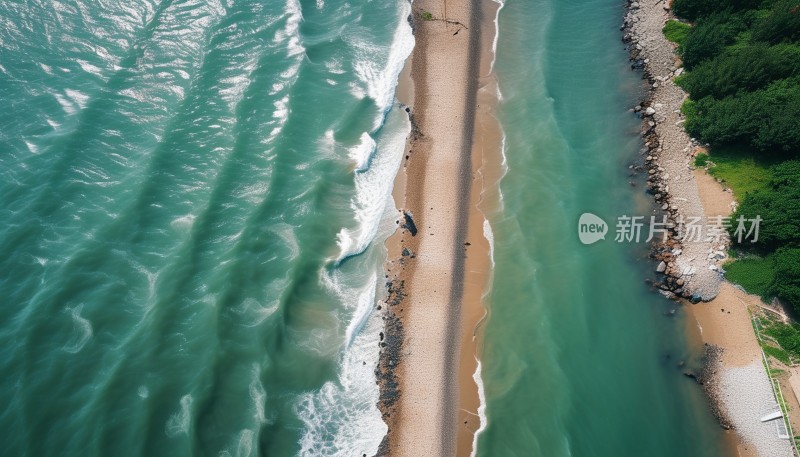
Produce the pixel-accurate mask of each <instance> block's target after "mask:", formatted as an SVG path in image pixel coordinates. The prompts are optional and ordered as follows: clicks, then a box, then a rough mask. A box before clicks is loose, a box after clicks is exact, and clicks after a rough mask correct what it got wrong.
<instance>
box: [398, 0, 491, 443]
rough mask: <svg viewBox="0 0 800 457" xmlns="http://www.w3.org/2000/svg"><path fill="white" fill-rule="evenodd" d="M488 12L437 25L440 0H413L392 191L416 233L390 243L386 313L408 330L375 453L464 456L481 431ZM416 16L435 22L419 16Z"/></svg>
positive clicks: (484, 7)
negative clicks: (478, 374) (401, 157)
mask: <svg viewBox="0 0 800 457" xmlns="http://www.w3.org/2000/svg"><path fill="white" fill-rule="evenodd" d="M494 8H495V6H494V3H492V2H489V1H484V2H475V3H473V2H469V1H466V0H451V1H449V2H448V3H447V16H446V19H447V20H448V21H450V22H445V21H443V20H440V19H444V18H445V13H444V10H443V4H442V3H441V2H435V1H428V0H422V1H415V2H414V19H415V20H414V29H415V31H414V35H415V39H416V46H415V48H414V52H413V54H412V57H411V58H410V59H409V61H408V62H407V64H406V65H407V68H406V70H404V75H405V76H409V75H410V77H411V81H408V80H405V81H403V83H402V87H401V88H400V90H399V92H398V97H399V98H400V100H401V102H404V103H406V104H407V105H409V106H410V108H411V114H412V119H413V122H414V124H415V129H414V131H413V132H412V134H411V137H410V138H409V141H408V144H407V149H406V153H407V159H406V161H405V164H404V168H403V169H402V170H401V172H400V173H399V174H398V177H397V179H396V182H395V190H394V197H395V202H396V204H397V206H398V207H399V208H401V209H402V210H403V211H407V212H409V213H410V214H412V216H413V222H414V225H415V226H416V228H417V230H418V232H417V234H416V236H412V235H411V233H410V232H409V230H407V229H401V230H399V231H398V232H397V233H396V234H395V235H394V236H393V237H392V238H391V239H390V240H389V241H388V243H387V246H388V248H389V259H390V260H389V262H388V263H387V274H388V280H389V281H390V282H392V283H393V284H396V285H398V287H401V288H402V290H403V294H404V297H403V298H402V301H401V302H400V303H399V304H397V305H394V309H393V310H392V312H394V313H395V315H397V316H398V317H399V319H400V321H401V322H402V327H403V335H404V338H403V344H402V348H401V350H400V353H401V354H400V357H399V364H398V365H397V367H396V368H395V374H396V375H397V380H398V382H399V392H400V395H399V398H398V400H397V402H396V403H394V404H393V405H392V407H390V408H383V413H384V417H385V420H386V421H387V424H388V425H389V434H388V441H387V442H386V446H385V448H384V449H383V452H385V453H388V454H389V455H392V456H406V455H408V456H422V455H424V456H436V455H442V456H452V455H459V456H461V455H463V456H468V455H470V452H471V450H472V449H471V448H472V437H473V433H474V432H475V430H477V429H478V427H479V426H480V421H479V418H478V416H477V409H478V391H477V385H476V384H475V382H474V381H473V379H472V375H473V373H474V372H475V368H476V354H477V344H478V342H479V339H478V338H476V325H477V324H478V322H479V321H480V320H481V319H482V317H483V315H484V313H485V310H484V308H483V306H482V295H483V292H484V290H485V288H486V285H487V279H488V275H489V270H490V264H489V246H488V243H487V241H486V239H485V238H484V236H483V223H484V216H483V213H482V212H481V211H480V210H479V204H481V197H482V189H483V187H484V185H492V184H493V182H494V181H496V179H497V178H496V177H495V174H496V173H498V172H496V171H494V170H495V169H499V165H497V166H495V165H493V164H494V163H495V162H496V163H497V164H499V144H500V134H499V132H498V128H497V126H496V123H494V122H493V118H492V116H491V108H492V107H493V105H494V102H495V101H494V100H493V99H492V96H493V94H494V89H493V87H494V85H493V80H492V78H491V77H490V76H488V74H489V64H490V62H491V53H490V51H491V42H492V39H493V38H494V29H493V22H492V20H493V19H494V13H495V11H496V10H495V9H494ZM421 11H428V12H430V13H432V15H433V17H434V18H435V20H428V21H424V20H421V18H420V12H421ZM484 17H485V18H488V19H489V20H482V18H484ZM409 83H410V84H409ZM478 105H482V106H480V107H479V106H478ZM484 165H486V166H484ZM483 204H485V202H484V203H483ZM398 220H399V221H400V223H401V224H402V222H403V218H402V214H399V215H398ZM404 250H405V254H406V255H403V251H404Z"/></svg>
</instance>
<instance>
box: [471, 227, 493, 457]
mask: <svg viewBox="0 0 800 457" xmlns="http://www.w3.org/2000/svg"><path fill="white" fill-rule="evenodd" d="M484 225H485V224H484ZM490 230H491V229H490ZM475 361H476V362H478V366H477V367H475V373H473V374H472V380H473V381H475V384H476V385H477V386H478V419H479V420H480V425H479V426H478V430H475V434H474V435H472V452H471V453H470V457H475V456H477V455H478V438H479V437H480V435H481V433H483V431H484V430H486V391H485V390H484V388H483V378H481V361H480V360H478V358H477V357H476V358H475Z"/></svg>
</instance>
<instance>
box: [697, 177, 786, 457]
mask: <svg viewBox="0 0 800 457" xmlns="http://www.w3.org/2000/svg"><path fill="white" fill-rule="evenodd" d="M695 179H696V182H697V187H698V191H699V196H700V199H701V201H702V204H703V206H704V208H705V211H706V215H726V216H727V215H729V214H730V212H731V209H732V203H733V202H734V200H733V195H732V194H731V193H730V191H729V190H727V189H723V187H722V186H721V185H720V184H719V183H718V182H717V181H716V180H714V178H713V177H711V176H709V175H708V174H707V173H706V172H705V171H702V170H698V171H696V172H695ZM686 306H687V307H688V309H689V313H690V315H691V316H693V317H694V319H695V320H696V323H697V327H698V328H699V330H700V334H701V338H702V340H703V342H704V343H707V344H712V345H715V346H718V347H720V348H722V349H723V352H722V356H721V360H720V362H721V366H720V369H719V371H718V373H716V374H715V375H714V377H715V379H714V380H713V381H712V382H713V383H714V385H715V387H714V389H713V392H712V396H713V397H714V398H713V399H712V401H716V402H717V403H718V405H717V407H719V408H720V409H721V410H722V412H723V414H725V416H726V419H727V421H729V422H730V423H731V424H732V425H733V426H734V428H735V430H736V434H737V436H738V438H739V439H738V440H737V442H736V443H735V447H736V450H737V452H738V455H739V456H740V457H750V456H760V457H777V456H791V455H793V451H792V449H791V446H790V444H789V441H787V440H783V439H780V438H778V435H777V431H776V429H775V424H774V423H773V422H769V423H762V422H761V421H760V420H759V419H760V418H761V416H763V415H765V414H767V413H769V412H772V411H774V410H776V409H777V408H778V404H777V401H776V400H775V396H774V393H773V390H772V386H771V383H770V381H769V378H768V377H767V373H766V370H765V368H764V365H763V363H762V353H761V347H760V345H759V343H758V339H757V338H756V335H755V332H754V330H753V326H752V323H751V313H753V312H755V311H757V310H758V309H759V307H760V306H761V299H760V298H759V297H757V296H754V295H750V294H747V293H746V292H744V291H742V290H740V289H738V288H736V287H734V286H733V285H732V284H730V283H728V282H723V283H722V284H721V286H720V289H719V294H718V295H717V296H716V297H715V298H714V299H713V300H711V301H710V302H708V303H698V304H695V305H692V304H690V303H686ZM793 399H794V396H792V397H790V398H787V400H793Z"/></svg>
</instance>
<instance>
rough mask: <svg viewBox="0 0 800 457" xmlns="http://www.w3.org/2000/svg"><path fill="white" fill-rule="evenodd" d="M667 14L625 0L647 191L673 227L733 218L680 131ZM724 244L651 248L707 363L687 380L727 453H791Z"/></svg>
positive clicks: (750, 299) (730, 203)
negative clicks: (701, 394)
mask: <svg viewBox="0 0 800 457" xmlns="http://www.w3.org/2000/svg"><path fill="white" fill-rule="evenodd" d="M670 18H672V16H671V11H670V5H669V4H668V3H665V2H664V3H662V2H658V3H650V2H648V3H641V2H637V1H632V0H629V1H628V3H627V10H626V14H625V18H624V22H623V26H622V27H621V30H622V31H623V34H624V35H623V41H624V42H625V43H627V44H628V46H629V51H630V59H631V62H632V65H631V68H632V69H637V70H642V73H643V79H645V80H646V82H647V85H648V92H647V96H646V97H645V99H644V100H643V101H642V102H641V103H639V104H638V105H637V106H636V107H635V108H634V111H636V112H637V113H640V115H641V116H642V120H643V124H642V125H643V128H642V138H643V140H644V143H645V149H644V150H643V154H644V155H645V156H646V157H645V158H644V163H645V165H644V167H643V171H645V170H646V171H645V172H646V173H647V174H648V176H649V178H648V189H649V192H650V193H651V194H653V197H654V200H655V202H656V203H657V204H658V205H659V206H660V208H661V211H663V214H665V215H666V216H667V217H668V218H669V220H670V221H672V222H673V223H675V222H676V221H678V220H680V219H686V218H689V217H698V216H699V217H705V218H716V217H719V216H723V217H724V216H729V215H730V214H731V212H732V210H733V207H734V205H735V201H734V198H733V195H732V193H731V192H730V189H724V188H723V186H722V185H721V184H720V183H719V182H717V181H716V180H714V179H713V178H711V177H710V176H708V175H707V174H705V173H704V172H700V171H698V170H695V168H694V167H693V165H692V160H693V157H694V155H695V154H697V153H698V152H701V151H703V150H704V149H703V147H702V145H700V144H698V142H697V141H695V140H694V139H692V138H690V137H689V136H688V135H687V134H686V132H685V130H684V128H683V122H684V121H685V119H684V117H683V116H682V114H681V112H680V107H681V104H682V103H683V101H684V100H685V99H686V97H687V94H686V93H685V92H684V91H683V90H682V89H681V88H680V87H678V86H677V85H676V84H675V83H674V79H675V78H676V77H677V76H680V75H681V74H682V72H683V68H682V64H681V62H680V59H679V57H678V56H677V55H676V54H675V52H674V45H673V44H672V43H670V42H668V41H667V39H666V37H664V35H663V33H662V28H663V26H664V24H665V22H666V21H667V20H668V19H670ZM707 220H710V219H707ZM673 235H674V233H673ZM728 246H729V240H728V237H727V234H724V233H723V235H722V236H721V237H720V238H718V239H712V240H709V239H701V240H699V241H694V242H693V241H691V240H687V241H684V240H674V239H670V240H669V241H667V242H666V243H657V244H654V245H653V247H652V257H653V258H654V259H655V260H656V261H658V262H659V265H658V267H657V268H656V272H657V273H658V274H659V278H658V279H657V280H656V281H655V282H654V286H655V287H657V288H658V289H660V290H661V293H662V294H663V295H665V296H666V297H668V298H671V299H674V300H678V301H680V302H682V303H683V304H684V307H685V308H686V310H687V313H688V315H689V319H688V323H687V326H688V328H687V333H688V334H689V337H690V339H694V341H696V342H697V346H699V349H700V350H701V351H702V352H703V359H704V365H705V367H704V368H703V370H702V372H701V373H700V374H696V373H688V374H687V373H684V374H686V375H687V376H690V377H693V378H694V379H695V380H697V381H698V383H699V384H701V386H702V387H703V390H704V391H705V393H706V396H707V397H708V400H709V402H710V407H711V410H712V411H713V412H714V414H715V415H716V416H717V418H718V420H719V422H720V425H721V426H722V427H723V428H725V429H726V430H729V432H728V434H727V438H728V439H727V441H728V443H727V444H728V447H729V450H730V453H731V455H738V456H740V457H750V456H762V457H773V456H784V455H785V456H790V455H793V451H792V449H791V446H790V445H789V442H788V440H781V439H779V438H778V437H777V434H776V433H775V431H774V426H773V424H772V423H762V422H760V420H759V418H760V416H761V415H763V414H764V413H766V412H768V410H772V409H775V408H777V403H776V402H775V397H774V394H773V390H772V386H771V380H770V377H769V375H768V374H767V372H766V369H765V367H764V365H763V363H762V357H763V355H762V351H761V347H760V344H759V342H758V339H757V337H756V335H755V333H754V329H753V326H752V323H751V313H752V311H753V309H754V308H756V309H757V308H758V304H757V302H759V301H760V299H759V298H758V297H754V296H751V295H748V294H746V293H745V292H743V291H741V290H738V289H737V288H735V287H734V286H733V285H732V284H730V283H728V282H726V281H725V280H724V278H723V277H722V275H721V269H722V266H723V264H724V263H725V262H726V261H727V260H728V259H727V254H726V252H727V248H728Z"/></svg>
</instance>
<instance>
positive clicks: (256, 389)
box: [249, 363, 267, 424]
mask: <svg viewBox="0 0 800 457" xmlns="http://www.w3.org/2000/svg"><path fill="white" fill-rule="evenodd" d="M252 372H253V379H251V380H250V387H249V390H250V399H251V400H253V405H254V409H255V411H254V412H253V418H254V419H255V420H256V421H257V422H258V423H259V424H265V423H266V422H267V418H266V415H265V414H264V404H265V403H266V401H267V392H266V391H265V390H264V385H263V384H261V379H260V377H259V375H260V374H261V370H260V369H259V367H258V364H257V363H254V364H253V370H252Z"/></svg>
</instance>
